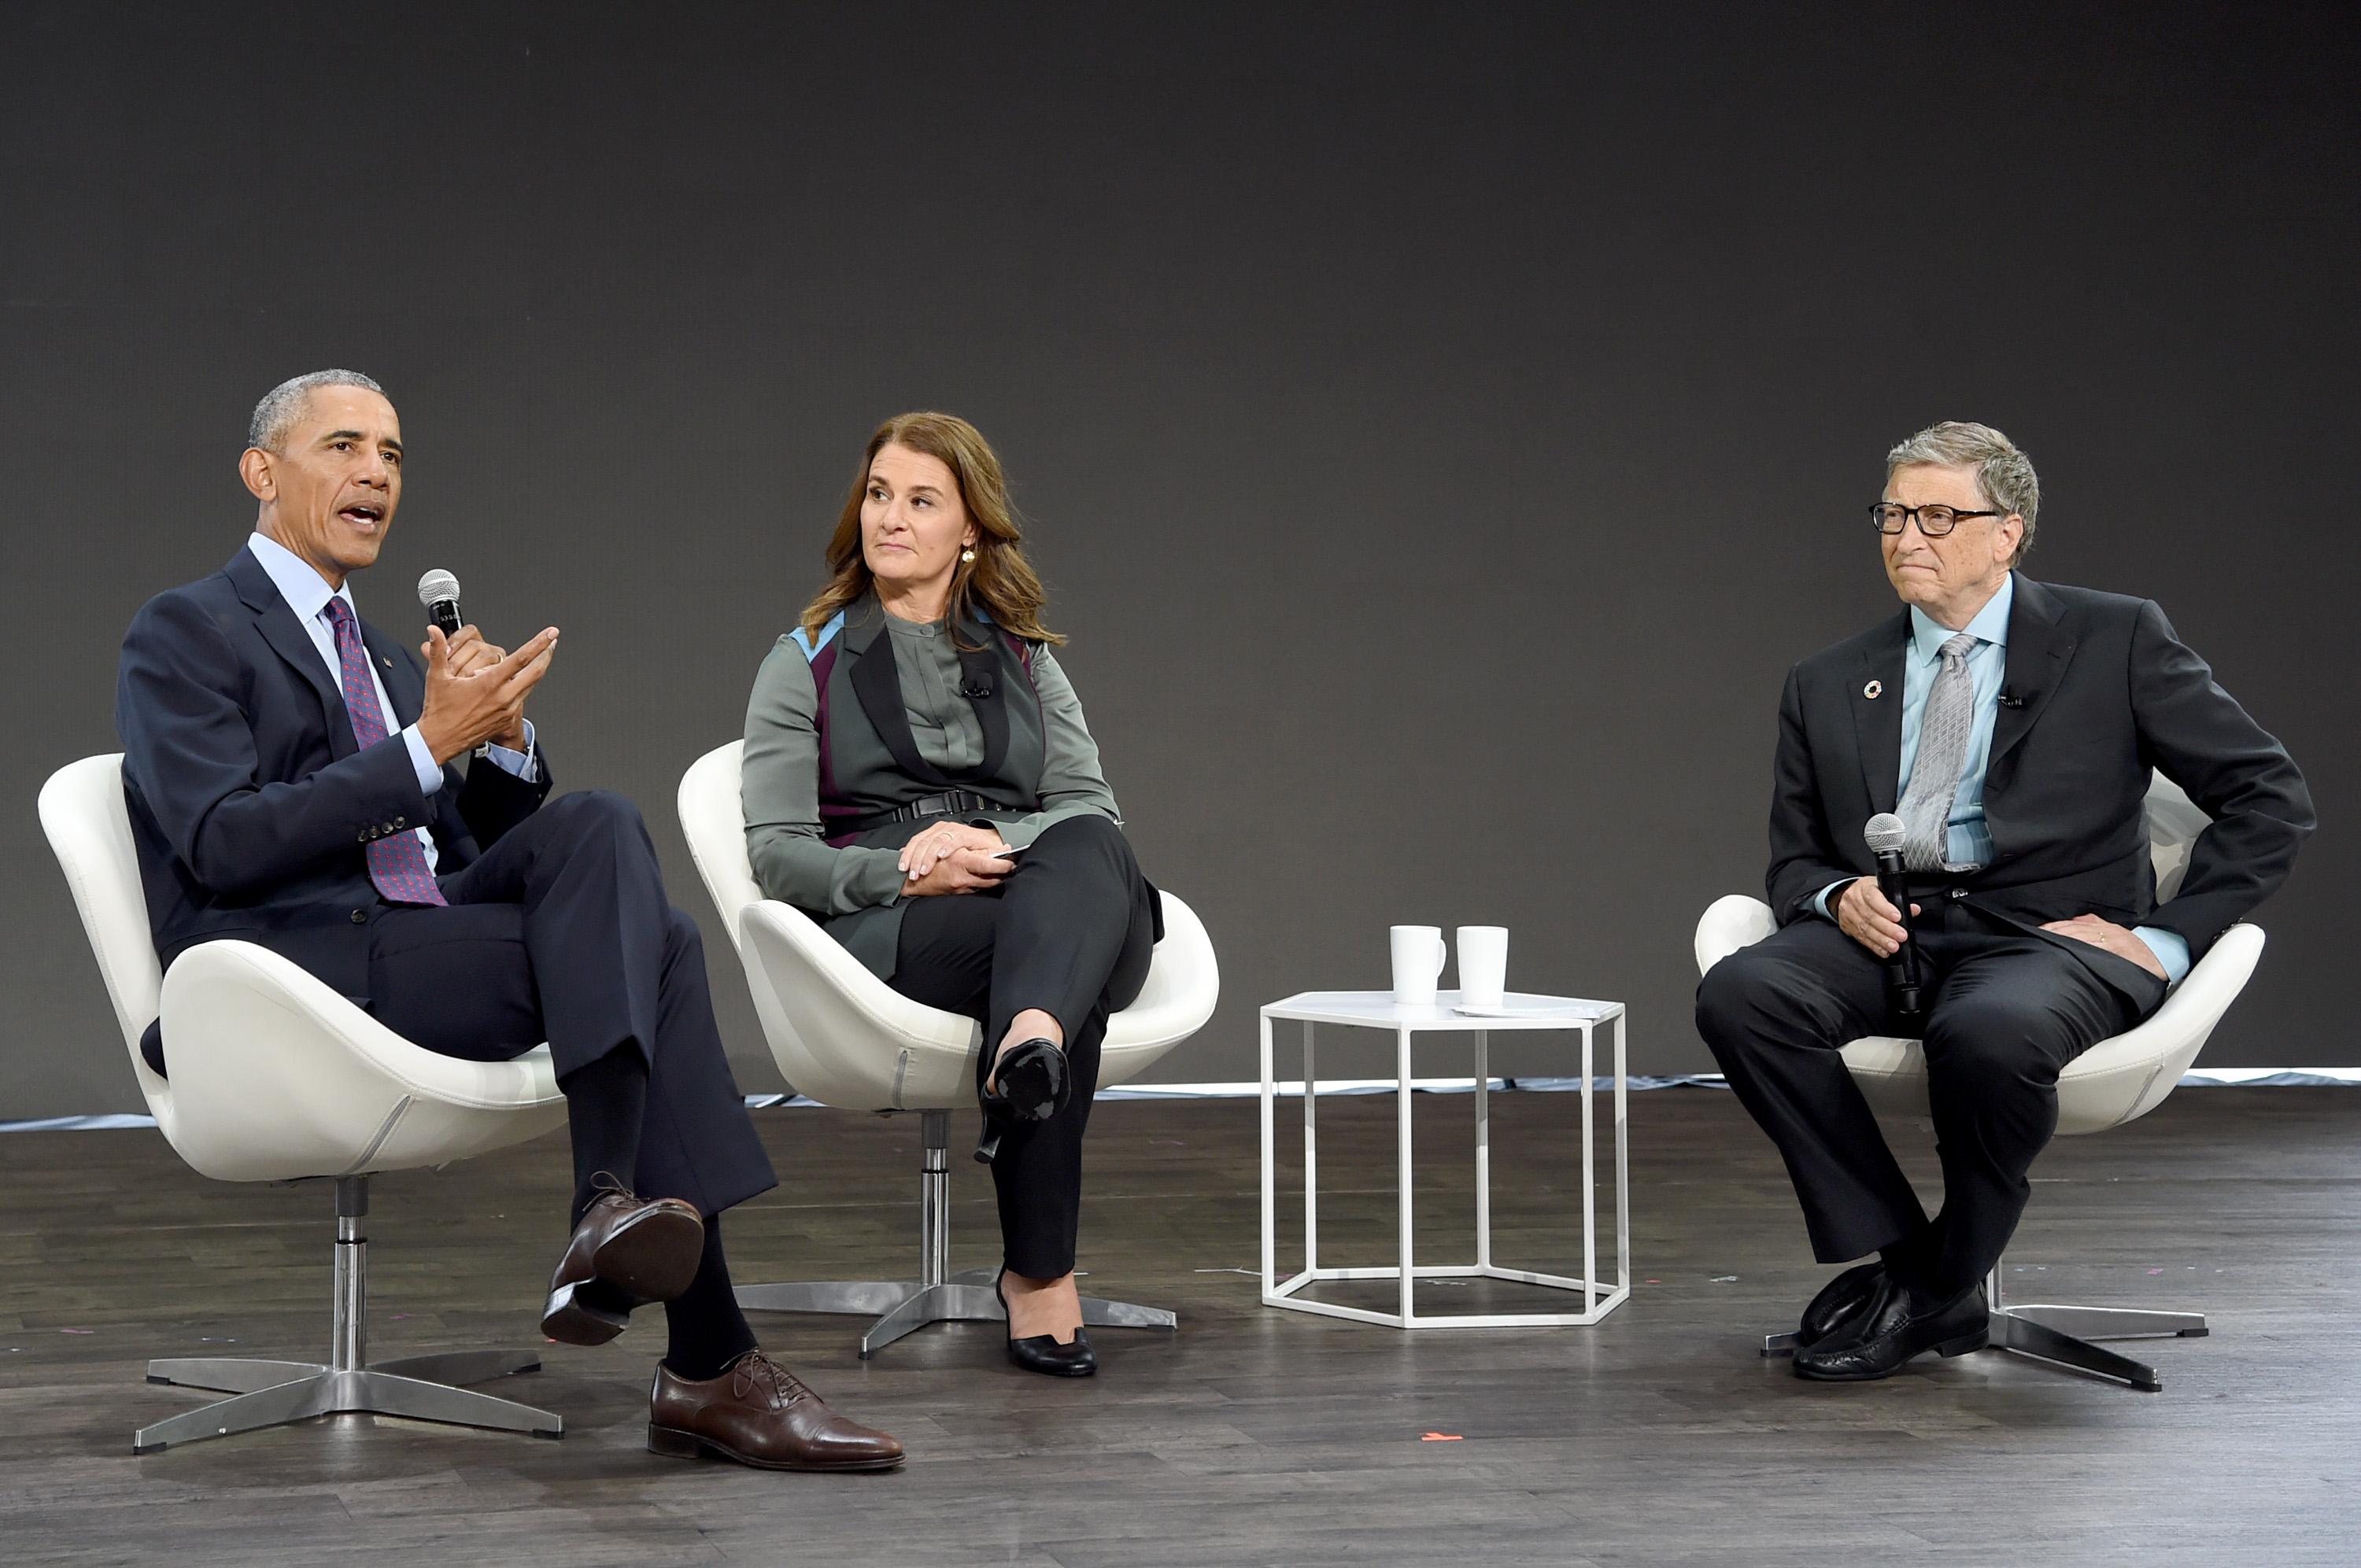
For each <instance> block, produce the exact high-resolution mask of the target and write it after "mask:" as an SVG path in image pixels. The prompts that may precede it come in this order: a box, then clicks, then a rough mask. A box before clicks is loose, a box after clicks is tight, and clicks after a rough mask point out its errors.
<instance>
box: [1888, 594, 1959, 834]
mask: <svg viewBox="0 0 2361 1568" xmlns="http://www.w3.org/2000/svg"><path fill="white" fill-rule="evenodd" d="M1975 645H1976V640H1975V639H1974V638H1973V637H1971V636H1969V635H1968V634H1967V633H1966V632H1964V631H1962V632H1960V634H1959V635H1958V636H1956V637H1954V638H1952V639H1951V640H1950V641H1948V642H1946V643H1944V644H1943V646H1942V648H1941V650H1940V652H1941V655H1942V660H1943V667H1942V669H1941V670H1939V671H1938V672H1937V673H1936V675H1935V685H1934V689H1933V690H1931V691H1929V692H1928V693H1927V709H1926V711H1925V712H1924V713H1921V714H1920V715H1919V716H1918V755H1917V758H1916V760H1915V761H1914V762H1912V763H1911V764H1910V787H1909V789H1908V790H1907V791H1905V793H1904V795H1903V796H1902V805H1901V807H1900V810H1899V812H1898V815H1899V816H1900V817H1901V818H1902V825H1903V828H1904V829H1905V836H1904V838H1903V840H1902V863H1903V864H1904V865H1905V866H1908V867H1909V868H1910V869H1911V870H1912V871H1914V872H1938V871H1961V870H1964V869H1966V868H1964V867H1961V866H1955V865H1953V864H1951V863H1950V862H1949V861H1948V860H1946V859H1945V858H1944V852H1945V850H1948V849H1949V843H1950V831H1951V801H1952V799H1953V797H1954V796H1956V795H1958V794H1959V793H1960V765H1961V764H1962V763H1964V762H1966V761H1967V760H1968V737H1969V735H1970V734H1971V732H1972V731H1973V730H1974V729H1975V724H1976V684H1975V681H1974V679H1973V678H1972V677H1971V676H1970V675H1969V674H1968V650H1969V649H1971V648H1972V647H1974V646H1975Z"/></svg>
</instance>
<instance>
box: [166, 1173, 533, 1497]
mask: <svg viewBox="0 0 2361 1568" xmlns="http://www.w3.org/2000/svg"><path fill="white" fill-rule="evenodd" d="M367 1216H368V1177H366V1176H346V1177H339V1178H337V1179H336V1251H335V1259H336V1268H335V1308H334V1310H333V1312H332V1314H331V1317H330V1323H329V1343H328V1360H327V1362H326V1363H325V1364H321V1363H317V1362H308V1361H268V1360H247V1359H245V1358H241V1357H235V1356H168V1357H163V1358H160V1359H158V1360H155V1361H151V1362H149V1363H148V1381H149V1382H151V1383H165V1384H171V1385H175V1386H178V1387H194V1388H221V1389H225V1390H228V1391H231V1392H233V1393H235V1394H236V1396H237V1397H236V1398H232V1399H223V1400H219V1401H217V1402H216V1403H214V1404H210V1405H204V1406H200V1407H199V1408H198V1409H193V1410H183V1411H182V1412H181V1413H180V1414H179V1415H177V1416H173V1417H170V1418H169V1419H168V1420H160V1421H158V1422H156V1423H155V1424H154V1425H152V1426H146V1427H141V1428H140V1429H139V1430H138V1431H135V1432H134V1433H132V1437H131V1452H132V1453H154V1452H156V1451H157V1450H158V1449H159V1448H170V1447H171V1446H172V1445H173V1444H175V1443H184V1442H195V1441H197V1440H198V1439H200V1438H208V1437H227V1436H229V1435H231V1434H232V1433H234V1432H242V1431H256V1430H258V1428H262V1427H273V1426H283V1425H285V1424H286V1423H288V1422H290V1421H301V1420H311V1419H312V1418H313V1417H315V1416H334V1415H346V1414H372V1415H385V1416H405V1417H408V1418H409V1419H411V1420H423V1421H447V1422H450V1423H452V1424H454V1425H457V1426H476V1427H490V1428H493V1429H495V1430H497V1431H526V1432H532V1433H533V1434H534V1435H535V1436H538V1437H560V1436H563V1435H564V1434H565V1431H566V1423H565V1421H564V1420H561V1419H560V1418H559V1417H557V1416H555V1415H553V1414H551V1413H550V1412H549V1411H547V1410H541V1409H534V1408H533V1406H531V1405H521V1404H518V1403H516V1402H515V1401H513V1400H510V1399H496V1398H492V1397H491V1396H490V1395H489V1394H478V1393H475V1392H473V1391H471V1390H468V1389H466V1388H455V1387H451V1386H450V1385H452V1384H454V1383H478V1382H481V1381H483V1380H484V1379H486V1378H489V1377H503V1376H508V1375H510V1374H511V1373H517V1372H537V1371H539V1370H540V1369H541V1357H540V1356H538V1355H536V1354H533V1353H532V1352H530V1351H509V1350H449V1351H434V1352H430V1353H428V1354H423V1355H405V1356H401V1357H397V1358H396V1359H394V1360H392V1361H388V1362H384V1363H381V1364H379V1365H375V1366H372V1365H368V1236H367V1234H364V1229H363V1226H362V1223H361V1222H362V1221H363V1220H364V1219H365V1218H366V1217H367Z"/></svg>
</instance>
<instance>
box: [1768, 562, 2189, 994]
mask: <svg viewBox="0 0 2361 1568" xmlns="http://www.w3.org/2000/svg"><path fill="white" fill-rule="evenodd" d="M2015 602H2016V574H2015V573H2014V572H2012V573H2010V574H2009V576H2008V579H2007V580H2006V581H2005V582H2004V583H2002V584H2001V587H2000V592H1998V593H1996V594H1994V595H1993V597H1992V599H1991V601H1990V602H1989V603H1987V604H1986V605H1985V606H1984V607H1983V609H1980V610H1978V611H1976V614H1975V619H1973V620H1970V621H1969V622H1968V624H1967V625H1966V626H1964V627H1962V628H1960V630H1962V631H1965V632H1967V633H1968V635H1970V636H1971V637H1973V638H1974V639H1975V640H1976V644H1975V646H1974V647H1972V648H1971V649H1969V650H1968V679H1969V680H1970V682H1971V684H1972V685H1974V688H1975V710H1974V728H1973V729H1971V730H1970V731H1969V734H1968V749H1967V753H1966V755H1964V756H1962V757H1961V758H1960V784H1959V791H1958V793H1957V794H1955V795H1952V797H1951V815H1950V819H1949V827H1948V829H1947V831H1946V835H1945V844H1944V851H1943V853H1944V858H1945V859H1946V860H1948V861H1950V863H1952V864H1953V865H1959V866H1982V865H1989V864H1991V863H1992V858H1993V844H1992V833H1991V830H1990V829H1988V828H1985V826H1984V771H1985V769H1986V768H1987V767H1988V766H1989V765H1990V764H1991V762H1992V738H1993V720H1994V719H1995V718H1998V717H1999V715H2000V691H2001V685H2002V683H2003V681H2004V679H2005V678H2006V676H2007V674H2008V613H2009V609H2010V607H2011V606H2012V605H2014V604H2015ZM1957 635H1959V633H1958V632H1955V631H1953V630H1951V629H1950V628H1949V627H1948V626H1945V625H1943V624H1942V623H1941V622H1940V621H1938V620H1935V618H1934V617H1932V616H1930V615H1928V614H1927V612H1926V611H1925V610H1923V609H1919V608H1918V607H1917V606H1916V605H1915V604H1914V605H1912V606H1911V607H1910V646H1909V648H1908V649H1907V650H1906V651H1905V653H1904V654H1903V659H1902V771H1901V773H1899V774H1898V775H1897V777H1898V780H1899V782H1898V783H1897V784H1896V785H1895V786H1894V787H1895V790H1896V792H1897V793H1896V795H1895V798H1896V799H1901V798H1904V797H1905V796H1907V795H1909V793H1910V770H1911V769H1912V768H1913V767H1914V766H1916V763H1917V760H1918V725H1919V720H1920V719H1921V718H1924V717H1925V716H1926V712H1927V695H1928V694H1929V693H1930V692H1932V691H1933V690H1934V689H1935V677H1936V675H1938V674H1940V673H1941V671H1942V667H1943V644H1944V643H1946V642H1949V641H1950V640H1951V639H1952V638H1953V637H1955V636H1957ZM1848 880H1850V879H1848ZM1844 885H1845V884H1844V883H1841V882H1835V883H1829V884H1828V886H1826V887H1824V888H1822V889H1821V890H1820V893H1819V896H1818V897H1817V898H1815V899H1814V900H1813V901H1812V907H1814V908H1815V909H1817V910H1818V911H1819V912H1820V913H1821V914H1822V915H1828V898H1829V896H1830V895H1831V894H1834V893H1835V892H1836V891H1837V890H1838V889H1839V888H1840V887H1842V886H1844ZM1830 918H1834V916H1830ZM2132 935H2133V936H2135V937H2137V938H2139V939H2140V940H2141V941H2143V942H2145V943H2147V948H2148V950H2149V951H2150V952H2152V953H2154V954H2155V955H2156V959H2157V962H2158V963H2160V964H2162V965H2163V966H2164V972H2165V976H2166V978H2167V979H2168V980H2169V981H2170V982H2171V983H2173V984H2175V985H2178V984H2180V981H2181V977H2182V976H2184V975H2186V974H2187V973H2188V972H2189V943H2188V941H2187V940H2186V939H2185V938H2182V936H2181V935H2180V932H2178V931H2167V930H2164V929H2163V928H2161V927H2155V926H2135V927H2132Z"/></svg>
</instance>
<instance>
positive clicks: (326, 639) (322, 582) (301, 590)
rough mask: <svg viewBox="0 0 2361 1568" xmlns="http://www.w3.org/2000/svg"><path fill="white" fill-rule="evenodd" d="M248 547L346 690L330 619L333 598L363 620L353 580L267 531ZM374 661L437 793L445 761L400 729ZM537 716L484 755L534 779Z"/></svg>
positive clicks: (426, 841) (427, 841)
mask: <svg viewBox="0 0 2361 1568" xmlns="http://www.w3.org/2000/svg"><path fill="white" fill-rule="evenodd" d="M246 547H247V549H248V550H251V551H253V552H254V558H255V559H256V560H257V561H258V562H260V563H261V564H262V569H263V570H264V571H265V572H267V573H269V575H270V581H271V585H272V586H273V587H276V588H277V589H278V590H279V597H280V598H283V599H285V600H286V601H287V608H288V609H291V610H293V611H294V612H295V619H296V620H299V621H302V623H303V630H305V631H308V632H310V633H311V634H312V645H313V647H315V648H317V649H319V651H320V658H321V661H322V662H323V663H325V664H326V665H327V666H328V679H329V680H330V681H332V682H334V683H335V686H336V689H337V690H339V691H344V685H345V664H344V661H343V660H342V659H340V658H338V657H337V656H336V626H335V622H334V621H332V620H329V619H328V601H329V600H330V599H332V598H339V599H342V600H344V601H345V608H346V609H349V610H351V611H352V612H353V621H354V623H355V624H356V625H357V624H359V621H360V618H361V616H360V610H359V609H357V608H356V607H355V606H354V604H353V585H352V582H351V580H350V579H346V583H345V586H344V587H341V588H331V587H328V581H327V579H326V578H325V577H323V576H320V574H319V573H318V572H316V571H314V570H313V568H312V564H311V563H310V562H309V561H306V560H304V559H303V557H302V556H301V555H298V554H295V552H293V551H292V550H290V549H288V548H287V546H285V545H284V544H281V543H279V541H277V540H276V539H273V538H271V537H270V536H269V534H266V533H257V534H255V535H253V536H252V537H251V538H249V539H248V540H247V542H246ZM368 673H369V685H370V686H371V687H372V688H373V689H374V690H375V691H376V693H377V707H378V711H379V713H380V714H382V715H383V716H384V718H383V720H382V722H383V723H384V725H385V732H386V733H387V734H388V735H392V734H396V733H399V734H400V735H401V741H402V744H403V745H404V746H407V747H408V748H409V749H410V765H411V766H412V768H414V769H415V770H417V773H418V788H419V792H420V793H421V794H423V795H433V794H434V792H435V791H436V790H438V789H441V788H442V787H443V766H442V764H441V763H439V762H436V761H435V760H434V752H433V751H430V750H428V749H427V745H426V742H425V740H423V738H422V737H421V736H420V735H419V733H418V726H416V725H415V724H412V725H408V726H406V727H404V728H403V729H400V730H399V731H397V730H396V729H394V712H393V703H392V701H391V699H390V698H389V697H387V696H386V695H385V682H384V681H382V680H380V679H379V678H378V673H377V663H376V661H374V660H370V661H368ZM352 701H353V695H352V693H350V692H345V702H346V706H347V707H349V706H350V705H351V703H352ZM484 755H485V756H487V757H489V758H490V759H491V760H492V761H493V762H496V763H498V764H499V765H500V767H501V768H503V769H505V770H506V771H508V772H509V773H514V774H516V776H517V777H519V778H521V779H530V778H534V777H537V776H538V774H539V773H540V764H539V763H538V762H535V761H534V760H533V720H531V719H529V718H528V719H526V720H525V725H524V750H523V751H511V749H510V748H508V747H506V746H488V747H486V748H485V749H484ZM412 831H413V832H415V833H416V834H417V836H418V842H419V843H420V844H421V845H422V846H423V847H424V849H425V850H426V870H427V872H428V873H429V874H430V875H431V874H433V872H434V863H435V861H436V859H437V856H436V854H435V852H434V834H432V833H430V832H428V831H427V830H426V829H425V828H413V829H412Z"/></svg>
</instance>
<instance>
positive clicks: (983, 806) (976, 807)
mask: <svg viewBox="0 0 2361 1568" xmlns="http://www.w3.org/2000/svg"><path fill="white" fill-rule="evenodd" d="M1007 809H1009V808H1008V807H1007V806H1003V805H1001V804H1000V802H998V801H996V800H989V799H986V798H985V797H984V796H983V795H978V794H976V793H975V791H973V790H972V789H954V790H949V791H946V792H945V793H943V794H941V795H920V796H919V797H918V798H917V799H916V800H911V801H905V802H904V803H903V804H901V805H900V806H895V808H894V809H893V810H891V811H873V812H871V813H870V814H869V815H868V816H866V817H856V818H855V819H854V820H853V824H852V827H851V831H852V832H855V833H871V832H874V831H876V830H877V829H878V828H891V827H892V826H893V825H894V824H895V823H896V822H916V821H917V820H918V819H919V818H920V817H964V816H966V815H967V814H969V813H970V812H976V811H1006V810H1007Z"/></svg>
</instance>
